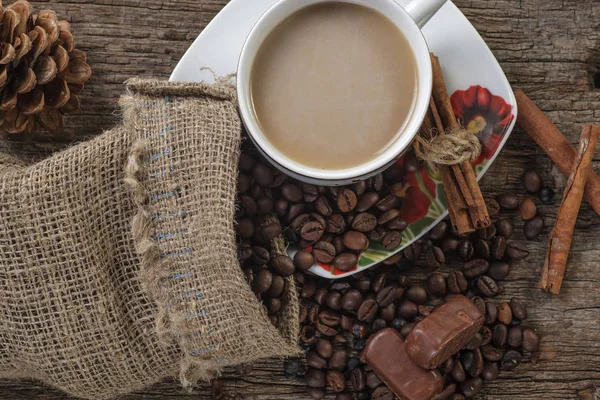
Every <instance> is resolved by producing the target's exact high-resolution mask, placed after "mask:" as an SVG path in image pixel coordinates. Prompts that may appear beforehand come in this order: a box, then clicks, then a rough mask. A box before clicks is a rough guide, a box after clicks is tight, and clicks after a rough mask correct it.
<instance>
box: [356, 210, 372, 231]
mask: <svg viewBox="0 0 600 400" xmlns="http://www.w3.org/2000/svg"><path fill="white" fill-rule="evenodd" d="M376 226H377V218H376V217H375V216H374V215H373V214H370V213H366V212H363V213H360V214H358V215H357V216H356V217H354V220H353V221H352V229H354V230H357V231H359V232H369V231H372V230H373V229H375V227H376Z"/></svg>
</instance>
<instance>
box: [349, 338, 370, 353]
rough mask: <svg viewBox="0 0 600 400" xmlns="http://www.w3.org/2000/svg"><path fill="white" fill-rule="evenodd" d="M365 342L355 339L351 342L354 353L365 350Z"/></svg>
mask: <svg viewBox="0 0 600 400" xmlns="http://www.w3.org/2000/svg"><path fill="white" fill-rule="evenodd" d="M366 344H367V342H366V341H365V340H362V339H355V340H354V341H352V348H353V349H354V350H356V351H363V350H364V349H365V346H366Z"/></svg>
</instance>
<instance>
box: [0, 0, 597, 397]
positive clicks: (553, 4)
mask: <svg viewBox="0 0 600 400" xmlns="http://www.w3.org/2000/svg"><path fill="white" fill-rule="evenodd" d="M247 1H252V0H247ZM226 3H227V0H172V1H163V0H144V1H139V0H119V1H114V0H51V1H35V2H33V4H34V6H35V7H36V8H38V9H39V8H52V9H54V10H56V12H57V13H58V14H59V15H60V16H61V17H63V18H67V19H68V20H70V21H71V22H72V26H73V31H74V32H75V38H76V43H77V45H78V47H80V48H82V49H83V50H85V51H87V53H88V60H89V63H90V64H91V66H92V68H93V71H94V73H93V76H92V78H91V80H90V81H89V83H88V84H87V85H86V89H85V91H84V92H83V95H82V97H81V102H82V110H81V111H80V112H79V113H78V114H76V115H74V116H72V117H70V118H69V119H68V120H67V123H66V133H65V135H63V136H61V137H55V136H49V135H43V134H39V135H38V136H36V137H35V138H25V139H21V140H15V139H12V140H1V141H0V147H1V148H8V149H10V150H12V151H15V152H18V153H21V154H26V155H30V156H32V157H43V156H45V155H47V154H50V153H51V152H52V151H55V150H57V149H59V148H61V147H64V146H67V145H69V144H70V143H71V142H73V141H75V140H83V139H85V138H87V137H91V136H94V135H97V134H99V133H101V132H102V130H103V129H107V128H110V127H111V126H113V125H114V124H116V123H117V121H118V112H115V111H116V110H117V98H118V96H119V94H120V93H121V91H122V83H123V81H125V80H126V79H127V78H130V77H132V76H137V75H142V76H158V77H164V78H166V77H168V76H169V74H170V72H171V70H172V69H173V68H174V67H175V65H176V64H177V61H178V60H179V59H180V58H181V56H182V55H183V53H184V52H185V50H186V49H187V47H188V46H189V45H190V44H191V42H192V40H193V39H194V38H196V36H197V35H198V34H199V33H200V32H201V31H202V29H203V27H204V26H206V24H207V23H208V22H209V21H210V20H211V19H212V18H213V17H214V16H215V14H216V13H218V12H219V10H220V9H221V8H222V7H223V6H224V5H225V4H226ZM456 3H457V5H458V6H459V7H460V9H461V10H462V11H463V12H464V13H465V14H466V16H467V17H468V18H469V19H470V20H471V22H472V23H473V24H474V25H475V27H476V28H477V29H478V30H479V32H480V33H481V35H482V36H483V38H484V39H485V41H486V42H487V43H488V45H489V46H490V47H491V49H492V51H493V52H494V54H495V55H496V57H497V58H498V61H499V62H500V64H501V65H502V67H503V68H504V70H505V72H506V75H507V76H508V79H509V81H510V82H511V83H512V84H513V85H514V87H515V88H521V89H523V90H524V91H525V92H526V93H528V94H529V95H530V96H531V97H532V98H533V99H534V100H535V101H536V102H537V103H538V105H539V106H540V107H541V108H542V109H543V110H544V111H546V112H547V113H548V115H549V116H550V118H551V119H552V120H553V121H554V122H555V123H556V124H557V125H558V126H559V128H560V129H561V130H562V131H563V132H564V134H565V135H567V136H568V138H569V140H570V141H571V142H573V143H576V142H577V140H578V137H579V133H580V131H581V127H582V124H583V123H597V124H600V18H598V17H599V16H600V1H599V0H571V1H568V0H456ZM594 74H596V75H597V76H596V86H598V87H596V88H595V87H594V83H593V82H594ZM598 154H599V155H598V156H597V158H596V161H595V163H594V166H595V169H596V171H600V159H599V158H598V157H600V152H599V153H598ZM524 168H535V169H537V170H538V171H540V172H541V174H542V176H543V178H544V180H545V181H546V182H547V183H548V184H549V185H550V186H553V187H554V188H555V189H556V190H557V192H561V191H562V188H563V187H564V185H565V182H566V179H565V178H564V177H563V176H562V175H561V174H560V173H559V172H558V171H557V169H556V168H555V167H554V166H553V164H552V162H551V161H550V160H549V158H548V157H547V156H546V155H545V154H544V153H543V152H542V151H541V150H540V149H539V148H538V147H537V146H536V145H535V143H534V142H533V141H532V140H531V139H529V138H528V137H527V135H525V133H524V132H523V131H522V130H520V129H518V128H517V129H515V131H514V133H513V135H512V137H511V138H510V140H509V141H508V144H507V145H506V147H505V149H504V150H503V151H502V155H501V156H500V157H499V158H498V159H497V161H496V162H495V164H494V166H493V167H492V168H491V169H490V171H489V172H488V174H487V175H486V177H485V178H484V180H483V183H482V186H483V189H484V192H485V193H486V194H488V195H495V194H496V193H499V192H500V191H513V190H514V191H515V192H521V189H520V188H519V182H520V174H521V173H522V171H523V169H524ZM558 197H559V196H557V198H556V199H555V201H554V202H553V203H552V204H551V205H542V206H541V207H540V213H541V215H543V216H544V220H545V222H546V225H547V226H552V224H553V223H554V218H555V213H556V210H557V208H558V203H559V200H558ZM512 220H514V222H515V224H516V226H517V228H519V229H517V231H518V232H517V235H520V236H519V237H520V238H522V234H521V233H520V228H521V226H522V224H521V222H520V220H519V219H518V218H516V215H512ZM548 230H549V229H548V228H547V229H546V232H545V235H543V236H542V237H540V238H539V240H537V241H536V242H532V243H531V248H532V249H533V252H532V255H531V256H530V257H529V258H528V259H527V260H526V261H523V262H521V263H519V264H518V265H517V266H516V267H515V268H513V271H512V273H511V275H510V276H509V279H508V282H507V283H506V285H505V286H506V293H505V295H504V296H505V297H511V296H515V295H516V296H519V297H521V298H523V299H525V302H526V304H527V306H528V307H530V319H529V321H528V325H531V326H533V327H535V328H536V329H537V330H538V332H540V333H541V335H542V337H543V338H542V343H541V353H540V355H539V360H538V361H537V363H535V364H533V363H524V364H522V365H521V366H520V367H519V368H518V369H517V370H516V371H514V372H513V373H503V374H502V375H501V379H500V380H498V381H496V382H493V383H491V384H487V385H486V386H485V390H484V391H483V392H482V394H481V395H480V398H483V399H515V400H517V399H519V400H521V399H560V400H563V399H576V398H583V399H593V398H594V397H593V389H594V385H598V386H599V387H600V326H599V324H598V320H599V319H600V271H599V268H600V261H599V260H600V245H599V244H598V243H599V241H600V217H598V215H596V214H594V212H593V211H592V209H591V208H590V207H589V206H588V205H587V204H584V205H583V207H582V210H581V213H580V218H579V221H578V223H577V230H576V233H575V237H574V241H573V249H572V254H571V258H570V263H569V269H568V272H567V274H566V278H565V282H564V284H563V292H562V294H561V295H560V296H556V297H552V296H550V295H547V294H545V293H541V292H540V291H539V290H537V289H536V288H535V286H536V283H537V279H538V274H539V271H540V268H541V264H542V259H543V256H544V251H545V238H546V237H547V233H548V232H547V231H548ZM222 382H223V388H224V391H225V394H226V395H227V396H230V398H244V399H304V398H306V395H305V390H304V386H303V384H302V382H301V381H299V380H290V379H286V378H285V377H284V376H283V373H282V365H281V362H280V361H276V360H275V361H266V362H262V363H259V364H257V365H255V366H254V370H253V372H252V373H251V374H249V375H247V376H245V377H239V376H236V375H235V373H233V372H232V371H230V372H228V373H227V374H226V375H225V376H224V377H223V379H222ZM32 398H40V399H61V398H65V396H63V395H62V394H61V393H60V392H57V391H55V390H53V389H50V388H48V387H44V386H42V385H40V384H38V383H35V382H22V381H21V382H15V381H0V399H11V400H13V399H32ZM209 398H210V389H209V388H208V386H207V385H203V386H200V387H198V388H197V389H196V390H194V392H193V393H184V392H182V390H181V389H180V387H179V385H178V384H177V383H175V382H172V381H168V382H164V383H162V384H158V385H156V386H154V387H152V388H149V389H147V390H146V391H145V392H142V393H136V394H133V395H131V396H126V397H124V398H123V400H125V399H131V400H133V399H182V400H183V399H190V400H191V399H209ZM596 398H600V397H596Z"/></svg>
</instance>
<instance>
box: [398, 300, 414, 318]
mask: <svg viewBox="0 0 600 400" xmlns="http://www.w3.org/2000/svg"><path fill="white" fill-rule="evenodd" d="M418 313H419V310H418V308H417V305H416V304H415V303H413V302H412V301H408V300H404V301H402V302H400V304H398V307H397V308H396V314H397V315H398V316H399V317H402V318H404V319H406V320H411V319H413V318H415V317H416V316H417V315H418Z"/></svg>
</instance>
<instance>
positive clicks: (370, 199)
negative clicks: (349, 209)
mask: <svg viewBox="0 0 600 400" xmlns="http://www.w3.org/2000/svg"><path fill="white" fill-rule="evenodd" d="M378 201H379V195H378V194H377V193H376V192H367V193H365V194H363V195H361V196H360V198H359V199H358V201H357V203H356V211H358V212H359V213H362V212H365V211H367V210H368V209H370V208H371V207H373V206H375V204H377V202H378Z"/></svg>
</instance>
